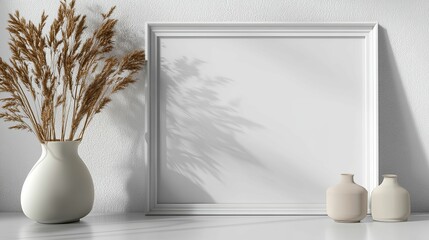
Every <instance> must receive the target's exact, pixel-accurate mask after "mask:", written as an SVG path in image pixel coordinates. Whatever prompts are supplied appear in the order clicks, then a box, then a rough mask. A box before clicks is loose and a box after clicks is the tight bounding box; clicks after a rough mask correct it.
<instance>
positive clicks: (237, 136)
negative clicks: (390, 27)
mask: <svg viewBox="0 0 429 240" xmlns="http://www.w3.org/2000/svg"><path fill="white" fill-rule="evenodd" d="M146 49H147V59H148V72H149V73H148V74H149V81H148V87H147V95H146V96H147V112H146V113H147V121H146V132H147V137H148V138H147V140H148V146H147V158H148V164H149V168H148V169H149V174H148V192H149V195H148V198H149V199H148V205H147V206H146V207H147V214H149V215H320V214H326V210H325V198H324V194H325V191H326V188H327V187H329V186H331V185H334V184H336V183H337V180H339V175H340V174H341V173H343V172H344V171H347V172H351V173H354V174H355V179H356V182H357V183H358V184H360V185H362V186H364V187H365V188H366V189H367V190H368V192H371V191H372V189H374V188H375V187H376V186H377V185H378V56H377V55H378V24H377V23H148V24H147V27H146ZM237 55H238V56H237ZM249 59H250V60H249ZM261 59H263V60H261ZM253 60H254V62H255V63H253ZM252 64H254V65H252ZM321 65H322V66H323V67H321ZM240 74H243V75H240ZM247 74H249V75H247ZM276 74H277V75H276ZM231 76H232V77H231ZM264 76H266V78H265V77H264ZM277 78H278V79H277ZM243 79H245V80H243ZM225 82H226V83H225ZM201 84H203V85H204V86H201ZM228 84H229V85H228ZM225 85H227V86H225ZM194 88H195V89H194ZM279 89H280V90H281V91H280V90H279ZM283 89H284V90H283ZM306 89H308V90H306ZM307 91H310V92H311V93H308V92H307ZM255 98H256V100H255ZM237 99H238V100H237ZM261 102H262V103H261ZM279 103H281V104H280V105H279ZM282 104H283V105H282ZM284 104H286V105H284ZM261 105H262V106H261ZM272 105H273V106H272ZM331 105H332V106H331ZM232 106H233V107H232ZM237 106H238V107H237ZM320 109H323V110H320ZM193 112H197V113H195V114H194V113H193ZM283 112H289V114H290V115H287V114H286V113H283ZM193 114H194V115H193ZM285 115H286V116H285ZM261 116H262V117H261ZM291 116H294V119H292V120H291ZM273 119H274V120H278V121H277V122H276V121H274V120H273ZM216 121H219V122H216ZM237 122H239V123H237ZM241 124H242V125H244V126H241ZM282 124H283V125H282ZM294 124H295V125H296V128H295V127H292V126H294ZM261 126H262V127H261ZM325 126H326V128H325ZM258 127H260V128H258ZM252 128H253V129H252ZM311 128H314V129H311ZM219 129H220V130H219ZM249 129H250V130H249ZM255 129H256V130H255ZM261 129H262V130H261ZM296 129H298V130H296ZM206 131H207V132H206ZM216 131H219V132H216ZM301 133H302V135H301ZM261 139H263V140H261ZM295 139H296V140H297V141H298V140H299V141H301V142H299V143H296V142H295ZM314 139H317V140H314ZM265 143H267V144H265ZM304 146H305V147H304ZM312 149H315V150H312ZM273 152H275V154H277V155H275V154H274V153H273ZM264 156H266V157H264ZM309 156H311V157H309ZM225 159H228V160H225ZM283 160H284V161H283ZM282 164H283V165H282ZM295 165H296V166H295ZM261 169H264V170H261ZM267 169H268V170H267ZM313 176H314V178H316V179H312V178H313ZM288 177H289V178H290V179H291V180H289V178H288ZM301 177H302V178H301ZM309 181H311V183H308V182H309ZM270 184H271V185H270ZM288 191H289V192H290V193H289V192H288Z"/></svg>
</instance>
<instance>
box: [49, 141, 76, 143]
mask: <svg viewBox="0 0 429 240" xmlns="http://www.w3.org/2000/svg"><path fill="white" fill-rule="evenodd" d="M59 142H81V140H64V141H61V140H48V141H45V143H59Z"/></svg>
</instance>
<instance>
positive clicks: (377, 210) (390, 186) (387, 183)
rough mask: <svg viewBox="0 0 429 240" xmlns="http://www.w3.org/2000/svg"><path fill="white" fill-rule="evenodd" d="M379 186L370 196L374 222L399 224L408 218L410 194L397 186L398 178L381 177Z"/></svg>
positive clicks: (393, 176) (394, 176)
mask: <svg viewBox="0 0 429 240" xmlns="http://www.w3.org/2000/svg"><path fill="white" fill-rule="evenodd" d="M383 177H384V179H383V182H382V183H381V184H380V186H378V187H376V188H375V189H374V190H373V191H372V194H371V214H372V218H373V219H374V220H375V221H383V222H401V221H407V220H408V217H409V216H410V211H411V207H410V194H409V193H408V191H407V190H406V189H405V188H403V187H401V186H399V183H398V176H396V175H394V174H385V175H383Z"/></svg>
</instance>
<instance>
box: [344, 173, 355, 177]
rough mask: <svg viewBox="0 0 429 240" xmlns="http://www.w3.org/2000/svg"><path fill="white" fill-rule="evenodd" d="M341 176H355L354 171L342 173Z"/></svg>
mask: <svg viewBox="0 0 429 240" xmlns="http://www.w3.org/2000/svg"><path fill="white" fill-rule="evenodd" d="M341 176H354V174H353V173H341Z"/></svg>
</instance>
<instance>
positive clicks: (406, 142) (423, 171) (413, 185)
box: [379, 27, 429, 211]
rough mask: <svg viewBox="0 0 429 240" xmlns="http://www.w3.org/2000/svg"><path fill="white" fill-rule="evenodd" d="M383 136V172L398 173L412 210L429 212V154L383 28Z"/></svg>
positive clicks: (380, 131)
mask: <svg viewBox="0 0 429 240" xmlns="http://www.w3.org/2000/svg"><path fill="white" fill-rule="evenodd" d="M379 137H380V140H379V144H380V148H379V150H380V174H386V173H395V174H398V177H399V182H400V184H401V185H402V186H403V187H405V188H406V189H407V190H408V191H409V192H410V195H411V207H412V211H428V210H429V207H428V204H427V202H428V201H429V192H428V191H422V189H425V188H427V173H428V171H429V167H428V163H427V161H428V157H427V155H426V153H425V150H424V146H423V145H422V143H421V139H420V136H419V132H418V130H417V127H416V123H415V120H414V119H413V114H412V111H411V106H410V103H409V102H408V98H407V94H406V92H405V89H404V84H403V80H402V78H401V75H400V72H399V70H398V66H397V63H396V60H395V56H394V53H393V49H392V46H391V43H390V40H389V35H388V31H387V30H386V29H385V28H383V27H380V28H379ZM380 181H382V177H380ZM425 206H426V207H425Z"/></svg>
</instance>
